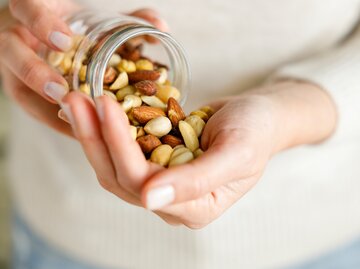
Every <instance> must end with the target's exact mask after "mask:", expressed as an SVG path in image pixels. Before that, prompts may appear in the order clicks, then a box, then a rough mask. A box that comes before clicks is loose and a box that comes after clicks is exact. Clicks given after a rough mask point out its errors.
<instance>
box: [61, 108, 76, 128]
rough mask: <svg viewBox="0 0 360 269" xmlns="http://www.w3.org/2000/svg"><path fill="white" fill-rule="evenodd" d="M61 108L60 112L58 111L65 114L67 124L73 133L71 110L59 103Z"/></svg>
mask: <svg viewBox="0 0 360 269" xmlns="http://www.w3.org/2000/svg"><path fill="white" fill-rule="evenodd" d="M60 106H61V110H60V111H63V113H64V114H65V117H66V119H67V120H68V122H69V123H70V124H71V126H72V128H73V130H74V131H75V129H74V127H75V125H74V123H75V122H74V117H73V115H72V112H71V108H70V105H69V104H66V103H61V104H60Z"/></svg>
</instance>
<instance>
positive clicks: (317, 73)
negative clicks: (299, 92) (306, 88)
mask: <svg viewBox="0 0 360 269" xmlns="http://www.w3.org/2000/svg"><path fill="white" fill-rule="evenodd" d="M358 28H359V29H357V30H356V31H354V32H353V34H352V35H351V36H350V37H349V38H348V39H347V40H345V41H344V42H343V43H341V44H339V45H338V46H336V47H333V48H330V49H328V50H327V51H324V52H322V53H320V54H319V55H315V56H314V57H312V58H309V59H304V60H302V61H300V62H295V63H290V64H288V65H285V66H283V67H281V68H279V69H278V70H277V71H276V72H275V74H274V75H273V76H272V77H271V80H273V79H280V78H294V79H299V80H304V81H309V82H311V83H314V84H317V85H318V86H320V87H322V88H323V89H324V90H326V91H327V92H328V93H329V94H330V95H331V96H332V98H333V100H334V102H335V104H336V106H337V111H338V125H337V130H336V132H335V134H334V135H333V136H332V138H331V139H330V141H332V142H335V143H337V142H339V143H340V142H341V141H344V140H354V139H359V137H360V27H358Z"/></svg>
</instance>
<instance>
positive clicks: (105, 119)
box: [64, 82, 336, 228]
mask: <svg viewBox="0 0 360 269" xmlns="http://www.w3.org/2000/svg"><path fill="white" fill-rule="evenodd" d="M64 100H65V102H66V112H67V115H68V116H69V118H71V122H72V126H73V128H74V132H75V134H76V137H77V138H78V139H79V141H80V142H81V144H82V146H83V148H84V151H85V153H86V155H87V157H88V159H89V161H90V163H91V164H92V166H93V167H94V169H95V171H96V173H97V176H98V179H99V182H100V184H101V185H102V186H103V187H104V188H105V189H107V190H108V191H110V192H112V193H114V194H115V195H117V196H118V197H120V198H121V199H124V200H126V201H128V202H130V203H133V204H136V205H140V206H141V205H142V206H144V207H146V208H149V209H151V210H155V212H156V213H157V214H158V215H159V216H161V217H162V218H163V219H164V220H165V221H167V222H169V223H172V224H184V225H186V226H188V227H191V228H200V227H203V226H205V225H207V224H209V223H210V222H211V221H213V220H214V219H216V218H217V217H219V216H220V215H221V214H222V213H223V212H224V211H225V210H226V209H227V208H229V207H230V206H231V205H232V204H233V203H235V202H236V201H237V200H238V199H240V198H241V197H242V196H243V195H244V194H245V193H247V192H248V191H249V190H250V189H251V188H252V187H253V186H254V185H255V184H256V182H257V181H258V180H259V178H260V177H261V175H262V173H263V171H264V169H265V167H266V164H267V162H268V161H269V159H270V158H271V157H272V156H273V155H274V154H276V153H277V152H279V151H282V150H285V149H287V148H290V147H293V146H296V145H299V144H309V143H316V142H319V141H322V140H324V139H326V138H327V137H328V136H329V135H330V134H331V133H332V132H333V130H334V127H335V122H336V113H335V108H334V105H333V103H332V101H331V99H330V98H329V96H328V95H327V94H326V93H325V92H324V91H323V90H321V89H319V88H318V87H316V86H313V85H311V84H307V83H301V82H283V83H277V84H274V85H270V86H268V87H263V88H259V89H254V90H251V91H248V92H246V93H243V94H241V95H239V96H237V97H229V98H225V99H223V100H219V101H217V102H214V103H213V104H211V105H212V106H213V107H214V108H215V110H216V113H215V114H214V115H213V117H212V118H211V119H210V120H209V121H208V123H207V125H206V127H205V130H204V133H203V136H202V139H201V146H202V148H203V149H205V150H206V152H205V153H204V154H203V155H202V156H201V157H199V158H198V159H196V160H194V161H192V162H191V163H188V164H184V165H181V166H176V167H171V168H169V169H164V168H162V167H160V166H158V165H156V164H153V163H150V162H147V161H146V160H145V158H144V156H143V154H142V152H141V150H140V147H139V146H138V145H137V143H136V142H135V141H133V140H132V138H131V137H130V133H129V125H128V120H127V117H126V115H125V114H124V112H123V111H122V110H121V108H120V107H119V106H118V104H116V103H115V102H113V101H112V100H110V99H109V98H107V97H100V98H98V99H97V102H96V108H97V112H96V109H95V106H94V105H93V104H92V102H91V101H90V100H89V99H88V98H87V97H85V96H83V95H81V94H79V93H71V94H70V95H68V96H67V97H65V99H64Z"/></svg>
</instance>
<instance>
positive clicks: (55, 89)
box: [44, 82, 68, 103]
mask: <svg viewBox="0 0 360 269" xmlns="http://www.w3.org/2000/svg"><path fill="white" fill-rule="evenodd" d="M44 92H45V94H46V95H47V96H49V97H50V98H51V99H53V100H55V101H56V102H58V103H60V102H61V100H62V99H63V98H64V96H65V95H66V94H67V93H68V88H67V87H65V86H64V85H61V84H59V83H56V82H48V83H46V85H45V87H44Z"/></svg>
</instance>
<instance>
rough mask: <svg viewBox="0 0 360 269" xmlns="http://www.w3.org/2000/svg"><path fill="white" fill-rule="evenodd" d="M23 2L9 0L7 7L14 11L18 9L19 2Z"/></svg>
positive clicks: (20, 0) (21, 0)
mask: <svg viewBox="0 0 360 269" xmlns="http://www.w3.org/2000/svg"><path fill="white" fill-rule="evenodd" d="M21 2H23V0H10V1H9V9H10V12H11V13H13V14H14V13H15V12H16V10H18V7H19V4H20V3H21Z"/></svg>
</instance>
